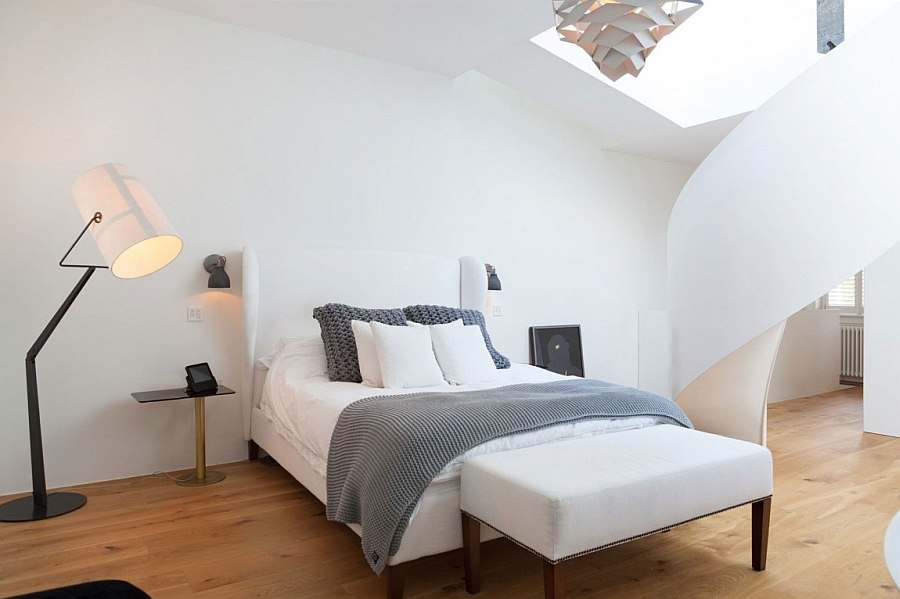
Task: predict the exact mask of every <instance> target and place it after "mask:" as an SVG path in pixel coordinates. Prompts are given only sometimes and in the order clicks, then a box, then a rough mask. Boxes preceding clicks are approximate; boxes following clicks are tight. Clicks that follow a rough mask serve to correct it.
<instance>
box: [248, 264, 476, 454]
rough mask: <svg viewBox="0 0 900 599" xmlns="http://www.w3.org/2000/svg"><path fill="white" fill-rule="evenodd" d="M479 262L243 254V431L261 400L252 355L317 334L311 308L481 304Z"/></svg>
mask: <svg viewBox="0 0 900 599" xmlns="http://www.w3.org/2000/svg"><path fill="white" fill-rule="evenodd" d="M486 276H487V275H486V272H485V269H484V263H482V262H481V261H480V260H478V259H477V258H475V257H473V256H464V257H463V258H460V259H458V260H457V259H454V258H441V257H438V256H429V255H424V254H408V253H403V252H388V251H375V250H348V249H343V250H341V249H317V250H309V249H281V250H265V251H260V252H257V251H255V250H254V249H253V248H250V247H245V248H244V253H243V291H242V293H241V295H242V297H243V312H244V348H243V350H244V351H243V363H242V373H241V379H242V388H241V390H242V397H243V403H244V437H245V438H246V439H248V440H249V439H250V413H251V410H252V409H253V407H254V406H255V405H256V404H257V403H258V402H259V395H260V392H261V389H262V381H261V380H257V379H261V378H262V376H256V374H257V372H258V371H257V370H256V368H255V364H256V360H257V359H258V358H259V357H261V356H264V355H265V354H266V353H268V352H269V351H270V350H271V349H272V348H273V347H274V346H275V343H276V342H277V340H278V339H280V338H282V337H308V336H312V335H318V334H319V325H318V323H317V322H316V321H315V320H313V317H312V311H313V308H315V307H316V306H320V305H322V304H325V303H328V302H339V303H343V304H350V305H353V306H360V307H365V308H395V307H400V308H402V307H404V306H408V305H412V304H440V305H444V306H459V307H461V308H474V309H477V310H483V309H484V305H485V302H486V301H487V278H486Z"/></svg>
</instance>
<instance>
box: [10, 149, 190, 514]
mask: <svg viewBox="0 0 900 599" xmlns="http://www.w3.org/2000/svg"><path fill="white" fill-rule="evenodd" d="M72 195H73V197H74V198H75V204H76V206H78V210H79V212H81V216H82V219H83V220H84V221H85V223H86V224H85V226H84V229H82V230H81V233H80V234H79V235H78V237H77V238H76V239H75V242H74V243H73V244H72V245H71V246H70V247H69V250H68V251H67V252H66V254H65V255H64V256H63V257H62V259H61V260H60V261H59V265H60V266H62V267H65V268H82V269H85V272H84V274H83V275H82V276H81V279H80V280H79V281H78V283H76V285H75V288H74V289H72V291H71V293H69V295H68V297H66V299H65V301H64V302H63V303H62V305H61V306H60V307H59V309H58V310H57V311H56V314H54V315H53V318H52V319H51V320H50V322H49V323H48V324H47V326H46V327H45V328H44V330H43V332H41V334H40V336H39V337H38V338H37V341H35V342H34V345H32V346H31V349H29V350H28V353H27V354H26V356H25V381H26V387H27V392H28V433H29V437H30V440H31V484H32V487H33V492H32V495H31V497H28V496H26V497H22V498H20V499H15V500H13V501H9V502H6V503H4V504H2V505H0V522H31V521H34V520H43V519H45V518H52V517H54V516H61V515H63V514H68V513H69V512H72V511H75V510H77V509H78V508H80V507H82V506H83V505H84V504H85V503H86V502H87V498H86V497H85V496H84V495H81V494H79V493H51V494H49V495H48V494H47V482H46V479H45V476H44V448H43V443H42V439H41V419H40V411H39V406H38V388H37V370H36V367H35V359H36V358H37V355H38V353H39V352H40V351H41V348H42V347H44V344H45V343H46V342H47V340H48V339H49V338H50V335H51V334H53V331H54V329H56V326H57V325H58V324H59V323H60V321H61V320H62V318H63V316H65V314H66V312H67V311H68V310H69V308H70V307H71V306H72V303H73V302H74V301H75V298H76V297H78V294H79V293H81V290H82V289H83V288H84V286H85V285H86V284H87V282H88V280H89V279H90V278H91V275H93V274H94V271H95V270H97V269H98V268H108V269H109V270H110V272H112V274H113V275H114V276H115V277H117V278H120V279H135V278H138V277H143V276H146V275H149V274H151V273H154V272H156V271H157V270H159V269H161V268H162V267H164V266H166V265H167V264H169V263H170V262H171V261H172V260H174V259H175V257H176V256H178V254H179V253H180V252H181V247H182V242H181V238H180V237H178V235H177V234H176V233H175V231H174V229H173V228H172V225H171V224H170V223H169V221H168V219H166V216H165V215H164V214H163V213H162V211H161V210H160V209H159V206H157V205H156V202H155V201H154V200H153V198H152V197H151V196H150V194H149V192H148V191H147V189H146V188H145V187H144V186H143V185H142V184H141V182H140V181H138V180H137V179H135V178H134V177H133V176H132V174H131V172H130V170H129V169H128V167H127V166H125V165H124V164H104V165H101V166H98V167H96V168H93V169H91V170H89V171H88V172H86V173H84V174H83V175H81V176H80V177H79V178H78V179H76V180H75V183H74V184H73V185H72ZM92 225H93V228H92ZM88 229H91V234H92V236H93V238H94V242H95V243H96V244H97V248H98V249H99V250H100V255H101V256H102V257H103V261H104V262H106V265H96V264H93V265H92V264H66V263H65V260H66V258H68V256H69V254H70V253H71V252H72V250H73V249H74V248H75V246H76V245H77V244H78V242H79V241H80V240H81V238H82V237H83V236H84V234H85V233H86V232H87V230H88Z"/></svg>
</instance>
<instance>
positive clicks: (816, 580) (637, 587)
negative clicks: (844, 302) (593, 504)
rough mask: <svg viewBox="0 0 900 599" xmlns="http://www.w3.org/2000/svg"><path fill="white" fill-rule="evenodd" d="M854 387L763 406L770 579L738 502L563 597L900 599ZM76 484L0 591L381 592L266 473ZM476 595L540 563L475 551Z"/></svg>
mask: <svg viewBox="0 0 900 599" xmlns="http://www.w3.org/2000/svg"><path fill="white" fill-rule="evenodd" d="M861 430H862V401H861V393H860V391H859V390H858V389H852V390H848V391H842V392H836V393H831V394H828V395H821V396H817V397H812V398H804V399H799V400H793V401H789V402H783V403H780V404H777V405H775V406H773V407H772V408H771V409H770V410H769V442H770V446H771V448H772V451H773V452H774V455H775V497H774V501H773V508H772V520H771V523H772V529H771V535H770V542H769V560H768V570H766V571H765V572H762V573H758V572H754V571H753V570H751V568H750V508H749V507H747V508H741V509H738V510H733V511H731V512H726V513H723V514H719V515H716V516H712V517H710V518H706V519H703V520H699V521H696V522H693V523H691V524H688V525H685V526H683V527H680V528H677V529H675V530H673V531H671V532H669V533H666V534H661V535H655V536H653V537H649V538H645V539H640V540H637V541H634V542H632V543H627V544H625V545H621V546H619V547H615V548H612V549H608V550H606V551H602V552H599V553H596V554H594V555H590V556H586V557H583V558H580V559H577V560H572V561H570V562H567V564H566V568H567V578H568V588H569V595H570V597H598V598H599V597H603V598H617V597H628V598H629V599H631V598H635V597H647V598H651V597H652V598H657V597H716V598H719V597H739V598H742V599H744V598H752V597H758V598H763V597H764V598H767V599H768V598H779V597H798V598H804V597H809V598H814V599H828V598H844V597H898V596H900V593H898V591H897V589H896V587H895V586H894V585H893V583H892V582H891V579H890V576H889V575H888V572H887V569H886V567H885V565H884V562H883V557H882V540H883V536H884V530H885V527H886V526H887V524H888V521H889V520H890V518H891V517H892V516H893V514H894V512H895V511H897V510H898V509H900V439H896V438H892V437H884V436H878V435H871V434H863V433H862V432H861ZM217 469H219V470H222V471H224V472H227V474H228V478H227V479H226V480H225V481H223V482H221V483H219V484H216V485H212V486H209V487H205V488H189V487H179V486H176V485H175V484H173V483H172V482H171V481H168V480H163V479H130V480H125V481H115V482H109V483H103V484H101V485H94V486H89V487H83V491H82V492H83V493H85V494H86V495H87V496H88V497H89V500H88V504H87V506H86V507H84V508H82V509H81V510H79V511H78V512H75V513H72V514H69V515H66V516H62V517H60V518H57V519H53V520H45V521H43V522H37V523H29V524H0V596H2V597H6V596H9V595H13V594H17V593H24V592H28V591H35V590H39V589H45V588H48V587H54V586H59V585H66V584H72V583H76V582H82V581H86V580H97V579H103V578H120V579H125V580H129V581H131V582H133V583H134V584H136V585H138V586H140V587H142V588H143V589H145V590H146V591H147V592H148V593H150V594H151V595H152V596H153V597H154V598H155V599H165V598H171V597H214V598H216V599H227V598H230V597H241V598H243V597H302V598H307V597H309V598H312V597H317V598H318V597H322V598H324V597H379V598H380V597H381V596H382V595H383V590H382V584H383V582H382V580H381V579H378V578H377V577H376V576H375V575H374V574H373V573H372V572H371V570H369V568H368V566H367V565H366V563H365V561H364V560H363V557H362V553H361V552H360V549H359V538H358V537H357V536H356V535H355V534H353V533H352V532H351V531H350V530H349V529H347V528H346V527H344V526H343V525H338V524H333V523H330V522H327V521H326V520H325V516H324V508H323V507H322V505H321V504H320V503H319V502H318V501H317V500H316V499H315V498H314V497H313V496H312V495H310V494H309V493H308V492H306V491H305V490H304V489H303V488H302V487H300V486H299V485H298V484H297V483H296V482H294V481H293V480H292V479H291V478H290V476H288V475H287V474H286V473H285V472H284V471H282V470H281V469H280V468H279V467H278V466H277V465H274V464H268V465H267V464H266V463H263V462H254V463H248V462H243V463H238V464H231V465H227V466H222V467H219V468H217ZM406 588H407V595H406V596H407V597H410V598H414V597H418V598H431V599H434V598H438V597H440V598H462V597H468V595H467V594H466V593H465V590H464V589H463V581H462V558H461V552H459V551H455V552H451V553H448V554H444V555H440V556H433V557H430V558H425V559H423V560H419V561H418V562H415V564H414V565H413V566H412V567H411V568H410V571H409V573H408V575H407V587H406ZM480 596H481V597H484V598H485V599H495V598H508V599H513V598H515V599H518V598H534V599H537V598H539V597H542V596H543V595H542V584H541V563H540V561H539V560H538V558H536V557H534V556H532V555H531V554H529V553H527V552H526V551H524V550H522V549H520V548H518V547H516V546H515V545H513V544H512V543H510V542H508V541H505V540H496V541H491V542H490V543H487V544H485V547H484V550H483V553H482V591H481V594H480Z"/></svg>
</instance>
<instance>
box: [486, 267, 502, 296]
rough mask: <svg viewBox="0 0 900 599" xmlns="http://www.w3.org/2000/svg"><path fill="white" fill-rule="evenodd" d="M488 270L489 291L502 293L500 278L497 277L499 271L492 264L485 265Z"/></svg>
mask: <svg viewBox="0 0 900 599" xmlns="http://www.w3.org/2000/svg"><path fill="white" fill-rule="evenodd" d="M484 268H485V269H486V270H487V281H488V291H500V277H498V276H497V269H496V268H494V266H493V265H492V264H485V265H484Z"/></svg>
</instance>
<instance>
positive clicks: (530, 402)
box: [326, 379, 692, 574]
mask: <svg viewBox="0 0 900 599" xmlns="http://www.w3.org/2000/svg"><path fill="white" fill-rule="evenodd" d="M630 416H660V417H663V418H664V419H665V420H667V421H671V422H672V424H679V425H681V426H684V427H688V428H690V427H691V426H692V425H691V422H690V420H688V417H687V416H686V415H685V414H684V412H682V411H681V408H679V407H678V406H677V405H676V404H675V403H673V402H672V401H669V400H668V399H665V398H664V397H660V396H659V395H654V394H652V393H648V392H646V391H640V390H638V389H632V388H629V387H621V386H619V385H613V384H612V383H605V382H603V381H596V380H589V379H568V380H564V381H555V382H551V383H535V384H520V385H510V386H507V387H497V388H493V389H484V390H478V391H465V392H459V393H441V392H435V393H414V394H409V395H387V396H376V397H369V398H366V399H361V400H359V401H357V402H354V403H352V404H350V405H349V406H347V407H346V408H344V410H343V412H341V415H340V417H339V418H338V423H337V425H336V426H335V429H334V434H333V435H332V437H331V447H330V449H329V451H328V473H327V474H328V476H327V482H328V503H327V506H326V513H327V515H328V519H329V520H336V521H338V522H344V523H347V524H360V525H361V526H362V549H363V554H364V555H365V557H366V560H368V562H369V565H370V566H371V567H372V569H373V570H375V572H377V573H379V574H380V573H381V572H382V571H383V570H384V568H385V566H386V565H387V558H388V556H390V555H394V554H395V553H396V552H397V550H398V549H399V548H400V541H401V539H402V538H403V533H404V531H405V530H406V526H407V524H409V519H410V516H411V515H412V513H413V510H414V509H415V507H416V504H417V503H418V501H419V498H420V497H421V496H422V493H424V492H425V488H426V487H427V486H428V485H429V484H430V483H431V481H432V479H433V478H434V477H435V476H437V474H438V473H439V472H440V471H441V470H442V469H443V468H444V467H445V466H446V465H447V464H449V463H450V462H451V461H452V460H453V459H454V458H456V457H457V456H459V455H462V454H463V453H465V452H466V451H468V450H469V449H471V448H473V447H475V446H476V445H479V444H481V443H485V442H486V441H490V440H492V439H496V438H497V437H502V436H505V435H512V434H515V433H521V432H525V431H531V430H535V429H539V428H544V427H548V426H553V425H554V424H560V423H566V422H575V421H581V420H588V419H597V418H608V419H612V418H625V417H630Z"/></svg>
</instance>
